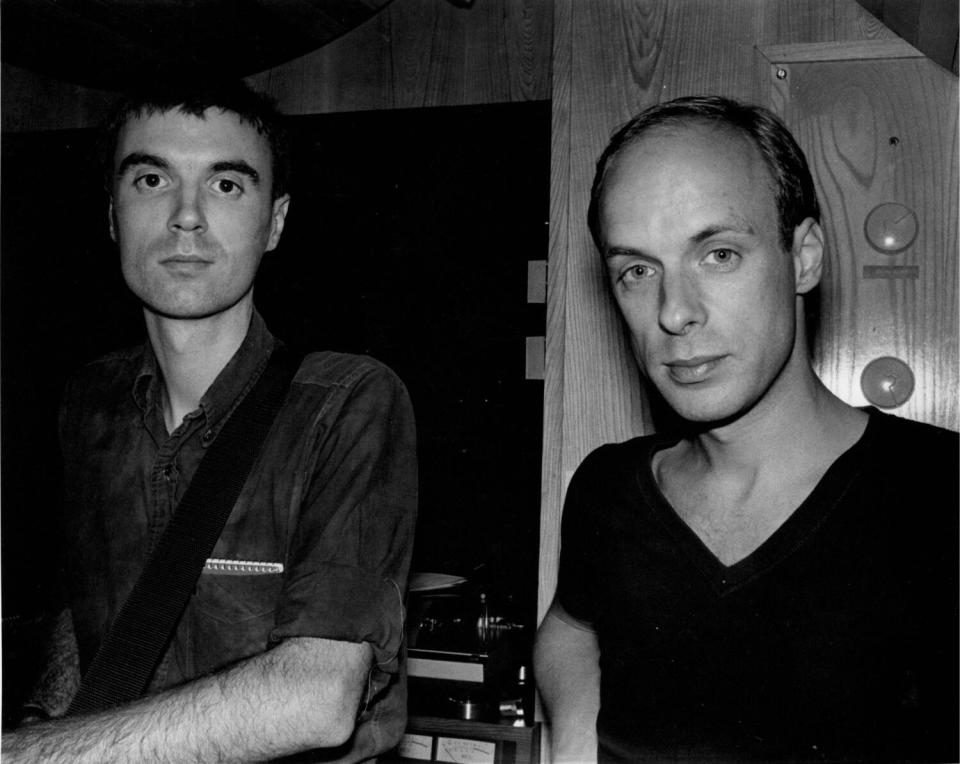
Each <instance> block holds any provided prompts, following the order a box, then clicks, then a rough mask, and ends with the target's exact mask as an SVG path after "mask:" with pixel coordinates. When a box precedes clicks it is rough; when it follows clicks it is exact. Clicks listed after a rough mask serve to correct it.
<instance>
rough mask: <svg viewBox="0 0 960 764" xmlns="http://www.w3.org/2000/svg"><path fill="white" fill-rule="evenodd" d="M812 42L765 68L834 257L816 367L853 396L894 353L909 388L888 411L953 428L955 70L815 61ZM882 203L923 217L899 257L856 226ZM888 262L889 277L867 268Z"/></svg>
mask: <svg viewBox="0 0 960 764" xmlns="http://www.w3.org/2000/svg"><path fill="white" fill-rule="evenodd" d="M817 47H819V46H816V47H811V48H810V49H809V50H806V51H795V54H796V55H795V57H794V60H792V61H791V60H790V59H789V58H784V57H780V58H778V57H777V56H776V55H774V54H773V53H771V51H769V50H764V53H765V54H766V55H768V56H771V62H772V63H778V64H779V65H780V67H781V68H782V69H783V71H784V72H785V73H786V75H787V76H786V78H785V79H782V80H776V79H773V78H771V81H772V82H773V83H775V89H774V91H773V92H774V93H775V95H776V98H775V99H774V101H773V106H774V107H775V108H776V109H777V110H778V111H779V112H780V113H781V114H782V115H783V117H784V119H785V121H786V122H787V124H788V125H789V126H790V127H791V130H792V131H793V132H794V134H795V135H796V136H797V140H798V141H799V142H800V144H801V145H802V146H803V148H804V151H805V153H806V154H807V157H808V159H809V161H810V164H811V169H812V170H813V173H814V176H815V179H816V181H817V187H818V189H819V191H820V195H821V203H822V206H823V208H824V224H825V225H824V228H825V232H826V235H827V241H828V245H829V255H830V258H829V263H828V269H827V273H826V278H825V281H824V285H823V287H822V293H823V295H822V302H821V313H822V320H821V333H820V342H819V343H818V349H817V357H816V360H817V365H818V371H819V372H820V374H821V376H822V377H823V379H824V381H825V382H826V383H827V385H828V386H829V387H830V388H831V389H832V390H833V391H834V392H835V393H836V394H837V395H839V396H840V397H841V398H843V399H844V400H846V401H848V402H850V403H851V404H853V405H858V406H861V405H865V404H867V403H868V401H867V400H866V399H865V397H864V395H863V393H862V391H861V388H860V375H861V374H862V372H863V369H864V367H865V366H866V365H867V363H869V362H870V361H871V360H872V359H874V358H876V357H879V356H886V355H889V356H894V357H897V358H900V359H901V360H903V361H905V362H906V363H907V364H908V365H909V366H910V367H911V369H912V370H913V373H914V376H915V378H916V389H915V391H914V393H913V396H912V397H911V399H910V400H909V401H907V403H906V404H904V405H903V406H901V407H899V408H897V409H896V410H895V411H894V413H896V414H899V415H902V416H906V417H909V418H911V419H919V420H922V421H927V422H931V423H933V424H938V425H940V426H943V427H949V428H952V429H958V427H960V411H958V401H957V396H958V389H960V379H958V363H960V357H958V331H960V326H958V295H957V278H958V272H957V205H958V196H957V175H958V172H957V160H958V157H957V106H958V104H957V81H956V78H955V77H953V76H952V75H951V74H949V73H947V72H946V71H944V70H943V69H941V68H940V67H938V66H936V65H935V64H933V63H932V62H930V61H929V60H927V59H926V58H923V57H915V58H913V59H902V58H895V59H889V60H882V59H881V60H869V61H866V60H864V61H859V62H853V61H848V62H843V63H838V62H833V61H830V60H827V61H823V62H817V61H816V51H817ZM879 47H880V48H883V47H884V46H882V45H881V46H879ZM865 57H867V58H872V59H876V58H878V57H875V56H872V55H870V54H869V53H865ZM825 58H827V59H830V58H831V55H830V51H829V50H827V51H825ZM768 76H769V75H768ZM886 202H897V203H900V204H903V205H905V206H907V207H909V208H910V209H912V210H914V211H915V213H916V215H917V218H918V220H919V223H920V226H919V234H918V236H917V239H916V241H915V242H914V244H913V245H912V246H911V247H910V248H909V249H907V250H906V251H905V252H903V253H901V254H897V255H887V254H881V253H879V252H877V251H876V250H874V249H873V248H871V246H870V245H869V243H868V242H867V240H866V237H865V235H864V221H865V219H866V217H867V215H868V213H869V212H870V210H872V209H873V208H874V207H875V206H877V205H878V204H882V203H886ZM888 266H894V270H892V275H893V276H895V277H894V278H866V277H865V275H868V274H869V269H874V270H876V268H877V267H880V268H882V269H884V272H891V269H890V268H889V267H888ZM914 274H915V275H916V277H915V278H913V277H912V276H913V275H914ZM904 275H906V276H907V277H906V278H904V277H903V276H904Z"/></svg>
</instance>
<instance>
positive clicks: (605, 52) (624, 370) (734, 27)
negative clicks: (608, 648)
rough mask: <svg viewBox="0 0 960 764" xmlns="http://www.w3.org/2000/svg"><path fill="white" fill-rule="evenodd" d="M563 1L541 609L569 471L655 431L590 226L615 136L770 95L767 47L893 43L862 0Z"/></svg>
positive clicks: (558, 31)
mask: <svg viewBox="0 0 960 764" xmlns="http://www.w3.org/2000/svg"><path fill="white" fill-rule="evenodd" d="M554 9H555V14H554V33H555V38H554V53H553V70H552V71H553V82H554V88H553V109H554V114H553V156H552V160H551V173H552V177H551V199H552V203H551V218H550V225H551V238H550V261H549V268H550V281H549V287H548V313H547V322H548V324H547V377H546V386H545V402H544V415H545V420H544V421H545V427H544V446H543V447H544V456H543V481H544V483H543V491H542V497H543V505H542V508H541V544H540V602H539V611H540V614H541V615H542V614H543V612H545V610H546V607H547V605H548V604H549V602H550V599H551V598H552V595H553V589H554V586H555V582H556V562H557V560H558V558H559V548H560V536H559V530H560V516H561V511H562V502H563V494H564V490H565V487H566V485H565V484H566V481H567V480H568V478H569V475H570V474H571V473H572V471H573V470H575V469H576V467H577V465H578V464H579V463H580V461H582V459H583V458H584V457H585V456H586V455H587V453H589V452H590V451H591V450H593V449H594V448H595V447H597V446H598V445H600V444H601V443H605V442H612V441H620V440H624V439H626V438H629V437H631V436H634V435H639V434H642V433H644V432H645V431H648V430H649V428H650V423H649V422H650V419H649V416H648V413H647V411H646V401H645V397H644V395H643V393H642V386H641V384H640V381H639V377H638V372H637V369H636V364H635V363H634V362H633V359H632V358H631V354H630V353H629V352H628V350H627V348H626V343H625V341H624V338H623V332H622V329H621V325H620V319H619V316H618V315H617V312H616V310H615V309H614V307H613V305H612V304H611V301H610V298H609V296H608V295H607V290H606V286H605V284H604V280H603V274H602V272H601V270H600V262H599V259H598V256H597V254H596V252H595V250H594V247H593V244H592V242H591V240H590V236H589V234H588V231H587V226H586V211H587V203H588V199H589V188H590V183H591V180H592V177H593V171H594V163H595V161H596V158H597V157H598V156H599V154H600V152H601V150H602V149H603V147H604V145H605V144H606V142H607V140H608V138H609V137H610V135H611V134H612V132H613V131H614V130H615V129H616V128H617V127H618V126H620V125H621V124H623V123H624V122H625V121H626V120H627V119H629V118H630V117H631V116H633V115H634V114H636V113H637V112H638V111H640V110H641V109H643V108H644V107H646V106H649V105H652V104H654V103H658V102H661V101H664V100H668V99H670V98H674V97H678V96H682V95H692V94H704V93H717V94H721V95H728V96H733V97H740V98H744V99H748V100H753V101H759V100H762V99H765V98H766V97H767V92H768V89H769V86H768V84H767V83H766V81H765V76H766V75H768V74H769V72H768V71H766V70H765V76H764V77H761V75H760V71H761V69H762V68H763V67H758V66H757V62H756V56H757V52H756V46H766V45H792V44H798V43H856V42H859V41H865V40H884V39H891V38H893V37H894V36H893V35H892V34H891V32H890V31H889V30H888V29H886V28H885V27H884V26H883V25H882V24H881V23H879V22H878V21H877V19H876V18H875V17H874V16H873V15H872V14H870V13H869V12H868V11H866V10H865V9H864V8H862V7H861V6H860V5H858V4H857V3H856V2H854V0H789V1H788V0H776V1H771V0H730V1H729V2H723V3H718V2H714V1H713V0H632V1H628V0H605V1H604V2H574V0H556V2H555V4H554ZM954 163H955V160H954ZM954 249H955V246H954ZM942 276H944V277H947V276H949V274H946V273H944V274H942ZM943 321H944V319H942V318H938V319H931V322H932V324H937V322H940V324H942V323H943ZM937 405H938V406H940V405H941V404H939V403H938V404H937ZM943 405H945V404H943Z"/></svg>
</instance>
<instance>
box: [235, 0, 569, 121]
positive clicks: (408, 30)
mask: <svg viewBox="0 0 960 764" xmlns="http://www.w3.org/2000/svg"><path fill="white" fill-rule="evenodd" d="M552 14H553V5H552V0H478V1H477V2H476V4H475V5H474V6H473V7H472V8H470V9H464V8H458V7H456V6H454V5H453V4H451V3H449V2H446V0H394V1H393V2H392V3H390V5H388V6H387V7H386V9H385V10H383V11H381V12H380V13H378V14H377V15H376V16H374V17H373V18H372V19H370V21H368V22H367V23H365V24H363V25H361V26H360V27H358V28H357V29H355V30H353V31H352V32H350V33H349V34H347V35H344V36H343V37H341V38H340V39H339V40H335V41H334V42H332V43H329V44H327V45H326V46H324V47H323V48H321V49H320V50H317V51H314V52H313V53H310V54H309V55H306V56H303V57H302V58H299V59H297V60H295V61H291V62H289V63H287V64H284V65H283V66H280V67H277V68H276V69H271V70H269V71H267V72H264V73H262V74H259V75H256V76H254V77H251V78H250V82H251V83H252V84H253V85H254V86H255V87H257V88H258V89H261V90H264V91H266V92H268V93H270V94H271V95H273V96H274V97H276V98H278V99H279V102H280V107H281V109H282V110H283V111H285V112H288V113H291V114H308V113H323V112H333V111H359V110H366V109H405V108H413V107H419V106H460V105H466V104H483V103H506V102H511V101H532V100H549V98H550V50H551V43H552V27H553V15H552Z"/></svg>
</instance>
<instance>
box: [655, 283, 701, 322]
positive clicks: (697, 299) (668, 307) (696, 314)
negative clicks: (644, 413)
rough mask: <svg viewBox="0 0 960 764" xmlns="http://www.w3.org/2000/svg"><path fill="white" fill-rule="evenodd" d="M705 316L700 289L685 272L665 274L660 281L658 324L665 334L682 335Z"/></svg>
mask: <svg viewBox="0 0 960 764" xmlns="http://www.w3.org/2000/svg"><path fill="white" fill-rule="evenodd" d="M705 317H706V314H705V310H704V306H703V300H702V298H701V295H700V290H699V288H698V287H697V285H696V284H695V283H694V282H693V279H692V277H690V276H689V275H687V274H683V273H679V274H670V275H665V276H664V278H663V280H662V281H661V282H660V314H659V321H660V326H661V327H662V328H663V330H664V331H665V332H667V334H676V335H683V334H686V333H687V332H689V331H690V330H691V329H693V328H694V327H696V326H700V325H702V324H703V322H704V319H705Z"/></svg>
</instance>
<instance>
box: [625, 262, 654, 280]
mask: <svg viewBox="0 0 960 764" xmlns="http://www.w3.org/2000/svg"><path fill="white" fill-rule="evenodd" d="M652 275H653V268H651V267H650V266H649V265H642V264H640V263H636V264H634V265H631V266H630V267H629V268H627V269H625V270H624V271H623V272H622V273H621V274H620V281H621V282H622V283H624V284H627V285H631V284H636V283H637V282H639V281H643V280H644V279H647V278H650V276H652Z"/></svg>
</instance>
